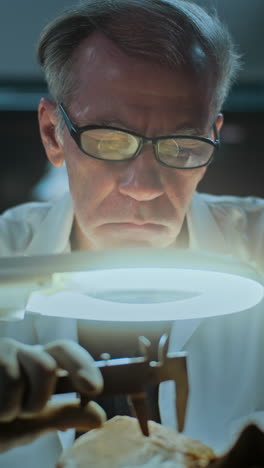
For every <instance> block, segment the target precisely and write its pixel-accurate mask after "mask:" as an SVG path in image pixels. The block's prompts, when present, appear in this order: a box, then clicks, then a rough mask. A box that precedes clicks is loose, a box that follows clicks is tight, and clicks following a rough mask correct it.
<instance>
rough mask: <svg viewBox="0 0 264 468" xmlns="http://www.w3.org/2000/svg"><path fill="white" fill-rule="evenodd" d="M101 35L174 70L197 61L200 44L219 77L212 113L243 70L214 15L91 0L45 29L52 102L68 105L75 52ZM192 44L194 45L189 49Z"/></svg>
mask: <svg viewBox="0 0 264 468" xmlns="http://www.w3.org/2000/svg"><path fill="white" fill-rule="evenodd" d="M94 31H100V32H101V33H102V34H104V35H105V36H106V37H107V38H109V39H110V40H111V41H113V42H114V43H115V44H116V45H117V46H118V47H119V49H121V50H122V51H123V52H125V53H126V54H127V55H133V56H144V57H145V58H146V59H149V60H152V61H153V62H157V63H160V64H164V65H167V66H170V67H175V66H179V65H182V66H184V65H186V66H188V64H189V65H190V64H192V63H193V56H192V51H191V49H192V48H191V47H190V46H191V45H193V44H197V45H198V47H199V48H200V50H202V52H203V54H205V56H206V58H207V63H208V65H207V70H206V72H205V73H208V72H210V73H212V74H213V77H214V83H215V88H214V96H213V103H212V106H213V110H214V113H215V115H216V114H217V112H219V110H220V109H221V107H222V105H223V102H224V100H225V98H226V96H227V94H228V92H229V89H230V86H231V84H232V82H233V80H234V78H235V77H236V74H237V71H238V69H239V56H238V53H237V51H236V48H235V46H234V43H233V41H232V39H231V36H230V34H229V32H228V30H227V29H226V27H225V26H224V25H223V24H222V23H221V22H220V20H219V19H218V17H217V14H216V12H215V11H212V12H211V13H208V12H206V11H205V10H204V9H203V8H201V7H200V6H198V5H197V4H195V3H193V2H191V1H188V0H86V1H85V2H84V3H81V4H80V5H79V6H77V7H75V8H73V9H71V10H69V11H67V12H66V13H64V14H62V15H61V16H60V17H59V18H57V19H55V20H54V21H53V22H51V23H50V24H48V25H47V26H46V28H44V30H43V32H42V34H41V36H40V40H39V44H38V60H39V63H40V64H41V66H42V67H43V69H44V72H45V76H46V80H47V84H48V88H49V92H50V94H51V96H52V97H53V99H54V100H55V101H56V102H57V103H58V102H64V104H65V105H66V106H68V105H69V104H70V102H71V99H72V98H73V89H74V73H73V54H74V51H75V50H76V49H77V47H78V46H79V44H80V43H81V42H82V41H83V40H84V39H86V38H87V37H88V36H89V35H90V34H92V33H93V32H94ZM188 45H189V47H188Z"/></svg>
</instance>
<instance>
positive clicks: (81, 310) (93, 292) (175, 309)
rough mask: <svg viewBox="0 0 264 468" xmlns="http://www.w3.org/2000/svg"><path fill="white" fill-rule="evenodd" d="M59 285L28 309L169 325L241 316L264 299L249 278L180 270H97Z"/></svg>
mask: <svg viewBox="0 0 264 468" xmlns="http://www.w3.org/2000/svg"><path fill="white" fill-rule="evenodd" d="M57 279H58V278H57ZM59 280H60V281H61V282H62V284H63V285H64V288H65V289H64V288H63V290H60V291H58V292H55V291H54V293H52V291H51V292H50V294H49V293H47V294H43V293H37V294H33V295H32V296H31V299H30V301H29V303H28V306H27V309H28V310H30V311H33V312H38V313H41V314H44V315H52V316H57V317H58V316H62V317H69V318H78V319H87V320H102V321H113V322H116V321H122V322H134V321H136V322H141V321H165V320H169V321H171V320H179V319H191V318H203V317H211V316H217V315H226V314H230V313H234V312H239V311H241V310H245V309H248V308H250V307H252V306H254V305H255V304H256V303H258V302H259V301H260V300H261V298H262V296H263V288H262V286H261V285H260V284H259V283H257V282H256V281H253V280H251V279H248V278H245V277H242V276H237V275H233V274H228V273H222V272H214V271H202V270H190V269H182V268H179V269H177V268H132V269H123V268H122V269H116V270H99V271H93V272H91V271H90V272H79V273H73V274H71V275H64V276H62V277H60V278H59Z"/></svg>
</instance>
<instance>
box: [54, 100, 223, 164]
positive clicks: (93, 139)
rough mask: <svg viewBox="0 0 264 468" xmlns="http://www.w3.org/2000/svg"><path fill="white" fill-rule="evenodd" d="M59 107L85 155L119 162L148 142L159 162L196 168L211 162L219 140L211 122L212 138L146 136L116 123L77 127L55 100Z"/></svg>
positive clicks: (130, 157) (132, 154) (129, 156)
mask: <svg viewBox="0 0 264 468" xmlns="http://www.w3.org/2000/svg"><path fill="white" fill-rule="evenodd" d="M59 109H60V111H61V113H62V116H63V118H64V121H65V123H66V126H67V128H68V130H69V132H70V135H71V136H72V138H73V139H74V141H75V142H76V144H77V146H78V147H79V149H80V150H81V151H82V152H83V153H84V154H86V155H87V156H90V157H92V158H95V159H100V160H103V161H113V162H120V161H128V160H132V159H135V158H136V157H137V156H138V155H139V154H140V152H141V149H142V147H143V146H144V145H145V144H146V143H151V144H152V146H153V150H154V155H155V158H156V159H157V161H158V162H159V163H161V164H162V165H164V166H166V167H171V168H175V169H196V168H199V167H203V166H207V165H208V164H210V163H211V162H212V160H213V157H214V150H215V149H217V148H218V147H219V144H220V141H219V135H218V132H217V129H216V127H215V126H214V127H213V129H214V133H215V140H212V139H211V138H204V137H202V136H190V135H169V136H161V137H157V138H146V137H144V136H142V135H139V134H138V133H135V132H128V131H126V130H122V129H120V128H117V127H104V126H100V125H87V126H85V127H78V126H77V125H75V124H74V123H73V122H72V121H71V119H70V117H69V116H68V114H67V112H66V110H65V108H64V107H63V105H62V104H59Z"/></svg>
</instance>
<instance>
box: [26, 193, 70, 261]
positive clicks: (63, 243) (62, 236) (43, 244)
mask: <svg viewBox="0 0 264 468" xmlns="http://www.w3.org/2000/svg"><path fill="white" fill-rule="evenodd" d="M73 216H74V215H73V204H72V199H71V196H70V194H69V193H68V192H67V193H65V194H64V195H63V197H62V198H60V199H59V200H57V201H56V202H55V203H54V204H53V206H52V207H51V209H50V210H49V211H48V213H47V215H46V217H45V218H44V219H43V220H42V222H41V223H40V225H39V226H38V228H37V231H36V232H35V234H34V236H33V238H32V240H31V242H30V244H29V245H28V247H27V249H26V250H25V252H24V255H45V254H50V253H61V252H69V251H70V234H71V230H72V224H73Z"/></svg>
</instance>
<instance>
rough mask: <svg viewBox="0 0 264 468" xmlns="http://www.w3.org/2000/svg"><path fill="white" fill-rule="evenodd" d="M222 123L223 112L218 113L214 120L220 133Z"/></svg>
mask: <svg viewBox="0 0 264 468" xmlns="http://www.w3.org/2000/svg"><path fill="white" fill-rule="evenodd" d="M223 123H224V116H223V114H221V113H220V114H218V116H217V119H216V121H215V126H216V128H217V130H218V132H219V133H220V130H221V128H222V126H223Z"/></svg>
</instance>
